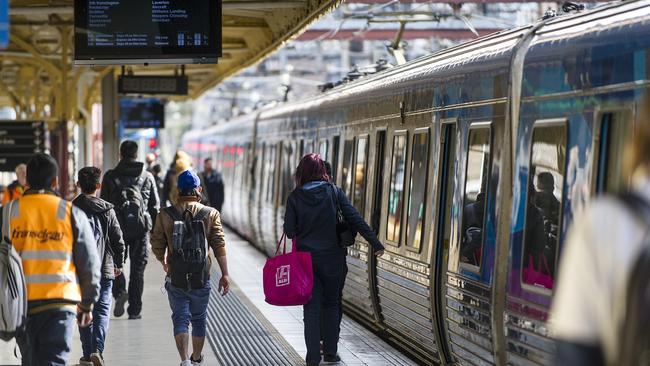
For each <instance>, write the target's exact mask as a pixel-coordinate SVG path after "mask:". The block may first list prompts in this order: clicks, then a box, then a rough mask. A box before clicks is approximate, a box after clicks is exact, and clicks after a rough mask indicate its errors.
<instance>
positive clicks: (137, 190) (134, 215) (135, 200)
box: [112, 172, 149, 240]
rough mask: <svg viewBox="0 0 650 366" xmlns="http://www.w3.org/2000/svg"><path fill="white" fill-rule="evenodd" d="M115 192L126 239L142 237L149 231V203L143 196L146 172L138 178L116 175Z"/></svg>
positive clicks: (120, 221) (119, 218)
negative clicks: (147, 211)
mask: <svg viewBox="0 0 650 366" xmlns="http://www.w3.org/2000/svg"><path fill="white" fill-rule="evenodd" d="M112 179H113V183H114V184H115V188H116V189H115V193H113V197H112V201H113V204H114V205H115V213H116V214H117V220H118V221H119V223H120V228H121V229H122V233H123V234H124V239H125V240H135V239H139V238H142V237H143V236H144V235H145V234H146V233H147V231H149V224H148V222H147V213H146V210H147V207H146V206H147V203H146V202H144V198H143V197H142V187H143V185H144V182H145V174H144V172H143V173H142V174H140V176H138V177H137V178H135V179H134V178H133V177H119V176H117V175H116V176H114V177H113V178H112Z"/></svg>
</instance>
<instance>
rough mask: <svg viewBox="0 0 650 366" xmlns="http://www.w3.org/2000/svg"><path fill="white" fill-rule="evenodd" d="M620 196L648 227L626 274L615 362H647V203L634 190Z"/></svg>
mask: <svg viewBox="0 0 650 366" xmlns="http://www.w3.org/2000/svg"><path fill="white" fill-rule="evenodd" d="M619 198H620V200H621V201H623V202H624V203H625V205H626V206H627V207H629V208H630V209H631V210H632V211H633V212H634V213H635V214H636V215H637V216H638V217H639V218H640V219H641V220H642V221H643V222H644V223H645V224H646V225H647V228H646V232H645V234H644V239H643V240H644V243H643V246H642V247H641V249H640V250H639V252H638V255H637V259H636V261H635V262H634V266H633V267H632V270H631V271H630V275H629V277H628V282H627V292H626V296H625V300H626V303H625V319H624V321H623V324H622V327H621V331H620V336H619V339H618V341H619V349H618V351H619V356H618V362H617V365H620V366H632V365H634V366H640V365H650V331H649V330H650V310H649V309H650V203H648V202H647V201H646V200H645V199H644V198H642V197H639V196H638V195H636V194H633V193H626V194H623V195H621V196H619Z"/></svg>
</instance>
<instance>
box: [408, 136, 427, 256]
mask: <svg viewBox="0 0 650 366" xmlns="http://www.w3.org/2000/svg"><path fill="white" fill-rule="evenodd" d="M428 167H429V129H428V128H427V129H426V131H420V132H416V133H415V134H414V135H413V145H412V146H411V178H410V183H409V200H408V214H407V221H406V245H407V246H410V247H413V248H414V249H416V250H418V251H419V250H420V248H421V247H422V241H423V240H424V213H425V212H426V211H425V203H426V191H427V174H428Z"/></svg>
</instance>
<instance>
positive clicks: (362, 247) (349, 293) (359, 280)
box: [344, 134, 375, 325]
mask: <svg viewBox="0 0 650 366" xmlns="http://www.w3.org/2000/svg"><path fill="white" fill-rule="evenodd" d="M350 141H351V142H353V146H352V147H351V148H350V149H349V152H348V154H347V158H349V160H350V161H351V165H350V164H348V163H347V161H346V165H349V166H351V168H350V170H349V172H347V176H346V180H348V181H351V182H352V183H351V184H352V186H351V188H350V190H351V193H350V195H349V197H350V202H351V203H352V205H353V206H354V207H355V208H356V209H357V211H359V213H361V215H362V216H364V217H365V211H366V210H365V206H366V192H367V173H368V153H369V144H370V141H369V136H368V135H365V134H364V135H359V136H357V137H356V138H355V139H354V140H350ZM348 146H349V145H348ZM370 252H371V250H370V244H369V243H368V242H367V241H366V240H365V239H364V238H363V237H361V236H360V235H359V236H357V240H356V242H355V244H354V245H352V246H351V247H349V248H348V256H347V264H348V276H347V281H346V287H345V288H344V297H345V301H346V302H349V303H351V304H352V307H351V308H352V309H355V310H354V311H355V312H356V313H357V315H358V316H359V317H360V318H362V319H363V320H364V321H365V322H366V323H367V324H369V325H374V324H375V308H374V307H373V301H372V296H373V290H372V286H371V285H370V281H369V278H370V273H369V267H368V264H369V258H370V257H372V255H371V254H370Z"/></svg>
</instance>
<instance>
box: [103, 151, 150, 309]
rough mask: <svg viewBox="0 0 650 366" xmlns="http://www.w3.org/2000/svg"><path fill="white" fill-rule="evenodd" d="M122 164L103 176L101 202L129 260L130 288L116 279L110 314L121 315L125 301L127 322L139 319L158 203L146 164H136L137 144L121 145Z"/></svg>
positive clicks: (124, 279) (124, 281) (122, 280)
mask: <svg viewBox="0 0 650 366" xmlns="http://www.w3.org/2000/svg"><path fill="white" fill-rule="evenodd" d="M120 156H121V160H120V162H119V163H118V164H117V166H116V167H115V169H113V170H109V171H107V172H106V174H104V180H103V182H102V187H101V195H100V196H101V198H102V199H103V200H105V201H108V202H110V203H112V204H113V205H114V206H115V207H114V210H115V213H116V215H117V219H118V221H119V223H120V228H121V229H122V234H123V237H124V242H125V243H126V246H127V248H128V253H127V255H128V257H130V260H131V267H130V279H129V288H128V292H127V288H126V278H125V276H124V275H122V276H118V277H117V278H116V279H115V282H114V284H113V296H114V297H115V309H114V312H113V314H114V315H115V316H116V317H120V316H122V315H123V314H124V305H125V304H126V302H127V300H128V302H129V308H128V310H127V312H128V314H129V319H140V318H141V317H142V315H141V314H140V312H141V311H142V291H143V287H144V269H145V267H146V265H147V251H148V248H147V247H148V245H149V232H150V231H151V230H152V228H153V223H154V221H155V219H156V215H157V214H158V208H159V204H160V203H159V200H158V190H157V189H156V181H155V180H154V178H153V176H152V175H151V173H149V172H147V171H146V170H145V164H144V163H141V162H138V161H136V160H135V159H136V157H137V156H138V144H137V143H135V141H131V140H126V141H124V142H122V144H121V145H120Z"/></svg>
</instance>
